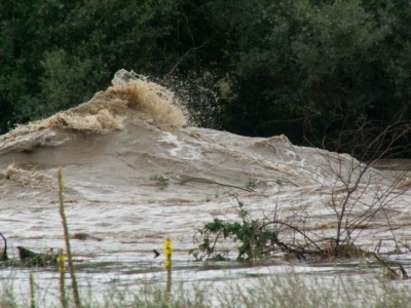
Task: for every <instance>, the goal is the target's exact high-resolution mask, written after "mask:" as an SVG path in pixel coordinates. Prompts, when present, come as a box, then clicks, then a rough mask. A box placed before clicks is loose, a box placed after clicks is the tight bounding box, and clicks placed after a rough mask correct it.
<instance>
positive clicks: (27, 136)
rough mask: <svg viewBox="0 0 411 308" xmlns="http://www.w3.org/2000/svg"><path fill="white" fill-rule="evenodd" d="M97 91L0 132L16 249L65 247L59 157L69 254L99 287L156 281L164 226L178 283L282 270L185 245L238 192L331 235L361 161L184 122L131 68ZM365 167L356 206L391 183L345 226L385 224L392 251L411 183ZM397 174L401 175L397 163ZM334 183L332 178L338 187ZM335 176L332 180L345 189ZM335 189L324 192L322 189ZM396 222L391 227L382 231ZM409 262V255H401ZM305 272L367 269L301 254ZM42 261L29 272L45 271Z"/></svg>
mask: <svg viewBox="0 0 411 308" xmlns="http://www.w3.org/2000/svg"><path fill="white" fill-rule="evenodd" d="M116 80H117V81H116V84H117V86H116V87H114V88H112V89H109V90H108V91H106V92H100V93H98V94H97V95H96V96H95V97H94V98H93V99H92V100H91V101H89V102H87V103H85V104H83V105H81V106H80V107H78V108H75V109H72V110H69V111H66V112H64V113H61V114H57V115H55V116H53V117H51V118H49V119H45V120H43V121H40V122H37V123H33V124H30V125H28V126H25V127H20V128H18V129H17V130H15V131H13V132H11V133H9V134H7V135H4V136H1V137H0V222H1V229H0V231H1V232H2V233H3V234H4V235H5V236H6V237H7V238H8V240H9V246H10V247H9V254H11V255H15V247H17V246H24V247H28V248H31V249H33V250H35V251H46V250H48V249H49V248H56V249H57V248H62V247H63V246H64V243H63V231H62V227H61V222H60V217H59V214H58V204H57V200H58V199H57V184H56V178H57V177H56V174H57V170H58V168H59V167H62V168H63V172H64V184H65V200H66V214H67V217H68V221H69V228H70V231H71V233H72V234H75V233H86V234H88V235H91V237H90V238H88V239H86V240H78V239H73V240H72V241H71V244H72V250H73V251H74V254H75V255H76V258H77V260H78V261H79V274H80V281H81V282H82V283H83V284H90V281H91V282H92V284H93V285H94V284H97V285H100V286H104V285H107V284H109V283H111V282H113V281H114V282H116V283H120V284H124V285H135V284H138V283H137V282H138V281H140V282H141V279H142V277H145V278H150V279H151V280H152V281H162V280H163V278H164V277H163V274H164V273H163V271H162V259H161V257H160V258H158V259H154V258H153V253H152V249H158V250H161V245H162V241H163V240H164V239H165V238H167V237H169V238H171V239H172V240H173V243H174V247H175V254H174V268H175V271H176V272H175V274H173V278H174V279H175V280H176V281H226V280H233V279H251V278H252V277H254V276H258V275H270V274H273V273H279V272H280V273H286V272H287V271H289V269H290V264H288V263H287V262H285V261H281V260H278V261H277V262H273V263H272V264H269V265H264V266H257V267H244V266H243V265H239V264H237V263H235V262H231V263H223V264H211V265H212V266H211V265H210V264H209V265H207V266H205V265H204V263H201V262H194V260H193V258H192V257H191V256H189V255H188V250H189V249H190V248H192V247H193V245H194V244H193V235H194V234H195V231H196V230H197V229H198V228H200V227H201V226H202V225H203V224H204V223H206V222H209V221H211V220H212V219H213V218H215V217H219V218H224V219H238V203H237V199H239V200H241V201H242V202H243V203H244V204H245V206H246V208H247V210H248V211H249V212H250V213H251V215H252V216H255V217H258V216H260V217H261V216H262V215H272V214H273V213H274V212H276V213H277V215H279V216H280V217H281V218H282V219H287V220H288V221H293V222H295V223H299V222H301V221H304V225H305V227H306V228H307V229H311V230H314V231H315V232H316V234H317V235H318V237H325V236H329V235H334V233H335V222H336V217H335V213H334V212H333V210H332V208H331V207H330V206H329V203H330V200H331V198H332V197H333V196H334V197H336V196H337V197H338V196H340V197H344V190H343V189H341V192H338V193H336V191H338V189H336V188H338V187H339V185H340V186H341V182H339V179H338V176H337V175H340V176H341V178H343V179H344V178H347V177H349V176H350V175H351V176H353V177H354V178H355V176H356V174H359V172H361V168H363V166H364V165H362V164H361V163H360V162H358V161H356V160H355V159H353V158H352V157H350V156H349V155H346V154H337V153H330V152H327V151H324V150H320V149H316V148H307V147H298V146H294V145H293V144H291V143H290V142H289V141H288V139H287V138H286V137H285V136H273V137H272V138H249V137H243V136H239V135H234V134H230V133H227V132H223V131H216V130H211V129H203V128H196V127H187V126H185V123H186V120H185V119H184V112H181V111H179V109H178V105H175V104H176V100H175V98H173V97H172V94H171V93H170V92H168V91H167V90H166V89H162V88H161V87H159V86H157V85H154V84H151V83H149V82H147V81H144V80H138V81H136V82H138V83H137V84H136V85H133V86H127V85H120V83H122V81H121V79H116ZM399 169H400V170H396V171H394V170H392V169H390V172H386V171H384V172H383V171H379V170H376V169H370V170H369V171H367V172H366V175H365V176H364V177H363V179H362V181H361V183H360V184H359V188H358V191H357V192H356V193H355V194H354V196H359V197H360V198H361V202H359V203H358V204H356V205H355V206H356V210H355V211H353V213H354V214H355V213H356V211H357V212H358V213H360V212H361V211H362V210H364V209H366V208H367V207H369V206H370V205H371V204H373V203H375V202H376V200H380V199H379V198H380V197H381V195H382V193H383V192H384V191H386V187H391V186H393V185H396V186H395V187H398V188H395V189H392V196H395V198H392V200H391V201H389V202H387V205H386V214H387V215H388V216H389V219H390V222H391V227H388V226H387V220H386V216H385V215H376V216H375V217H373V219H371V221H370V224H369V226H368V227H366V228H362V229H361V230H358V231H356V234H355V235H358V236H359V240H358V243H359V244H361V245H362V247H363V248H367V249H374V247H375V246H376V245H377V244H378V243H379V242H380V240H382V242H381V243H382V245H381V251H382V252H390V251H393V250H394V248H395V247H394V244H395V242H394V241H393V240H392V237H393V232H395V236H396V238H397V241H398V242H399V243H401V245H403V246H402V248H403V252H405V248H404V247H406V246H407V245H408V244H411V243H409V242H410V241H411V213H410V210H409V206H410V204H411V189H410V187H411V186H410V185H409V184H407V182H406V179H405V177H404V176H403V175H404V174H402V171H403V170H402V169H401V168H399ZM399 174H401V175H402V176H403V178H402V179H401V180H402V182H401V183H399V182H400V181H398V175H399ZM341 187H342V186H341ZM342 188H343V187H342ZM332 192H334V194H333V193H332ZM393 230H394V231H393ZM393 257H397V258H401V260H402V261H403V262H404V264H405V265H406V266H407V267H408V259H409V254H406V253H403V254H401V255H398V256H393ZM293 270H294V271H298V272H303V273H322V274H326V275H329V276H333V275H334V276H335V274H336V273H350V274H354V275H357V274H359V273H364V272H367V273H374V272H375V271H376V270H375V268H374V267H373V266H372V264H371V265H370V264H367V265H366V266H360V265H359V263H358V261H355V262H353V264H351V263H349V264H335V263H332V264H321V265H318V264H308V263H307V264H305V263H304V264H302V263H299V264H297V265H296V266H295V267H293ZM27 272H28V269H27V270H18V271H16V270H15V269H4V270H2V271H0V275H1V277H2V278H7V277H9V275H11V277H12V280H13V279H16V280H17V281H19V280H25V279H27ZM55 277H56V274H55V273H54V272H53V271H52V269H39V270H38V279H40V280H44V281H49V282H50V283H51V284H52V283H53V281H54V280H53V279H54V278H55Z"/></svg>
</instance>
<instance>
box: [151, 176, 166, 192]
mask: <svg viewBox="0 0 411 308" xmlns="http://www.w3.org/2000/svg"><path fill="white" fill-rule="evenodd" d="M150 180H152V181H156V184H157V185H158V186H159V187H160V189H161V190H164V189H166V187H167V186H168V185H169V184H170V183H169V179H168V178H167V177H165V176H163V175H155V176H152V177H151V178H150Z"/></svg>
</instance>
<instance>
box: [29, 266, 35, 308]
mask: <svg viewBox="0 0 411 308" xmlns="http://www.w3.org/2000/svg"><path fill="white" fill-rule="evenodd" d="M29 282H30V308H36V297H35V294H34V292H35V291H34V277H33V273H32V272H30V276H29Z"/></svg>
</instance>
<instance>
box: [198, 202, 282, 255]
mask: <svg viewBox="0 0 411 308" xmlns="http://www.w3.org/2000/svg"><path fill="white" fill-rule="evenodd" d="M238 205H239V216H240V219H241V221H239V222H238V221H224V220H221V219H218V218H215V219H214V220H213V221H212V222H210V223H207V224H206V225H205V226H204V227H203V228H202V229H201V230H199V234H200V238H201V243H200V244H199V246H198V248H197V249H194V250H192V251H191V254H192V255H193V256H194V257H196V258H197V259H200V260H201V259H203V258H208V259H210V258H212V259H217V260H221V259H224V256H223V255H222V254H221V253H218V252H217V249H216V245H217V243H218V241H219V240H221V239H223V240H225V239H230V240H233V241H235V242H237V241H238V242H240V245H239V246H238V255H237V259H238V260H241V261H254V260H256V259H260V258H263V257H265V256H268V255H269V253H270V252H271V251H272V246H273V245H274V244H275V243H277V241H278V239H277V232H276V231H275V230H273V229H272V228H270V227H269V225H268V224H267V221H266V220H265V219H252V218H251V217H250V215H249V212H248V211H247V210H246V209H245V208H244V204H243V203H242V202H240V201H239V202H238Z"/></svg>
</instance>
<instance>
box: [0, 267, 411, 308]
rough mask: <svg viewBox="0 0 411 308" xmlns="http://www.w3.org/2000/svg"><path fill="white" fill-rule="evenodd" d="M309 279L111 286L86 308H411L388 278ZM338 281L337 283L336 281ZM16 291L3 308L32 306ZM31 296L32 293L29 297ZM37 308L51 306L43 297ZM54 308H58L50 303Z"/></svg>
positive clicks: (0, 293) (4, 293) (409, 297)
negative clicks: (173, 285)
mask: <svg viewBox="0 0 411 308" xmlns="http://www.w3.org/2000/svg"><path fill="white" fill-rule="evenodd" d="M329 280H330V277H329V276H328V277H327V278H307V276H304V277H303V276H299V275H297V274H294V273H290V274H289V275H288V276H286V277H284V276H282V277H280V276H270V277H265V278H254V279H251V280H245V279H242V280H239V281H237V282H224V283H222V282H221V281H219V282H211V283H207V284H205V283H203V285H200V286H199V287H193V285H191V284H188V283H187V284H181V285H179V286H176V287H174V288H173V289H172V292H171V293H169V292H168V290H167V289H166V288H165V287H164V284H159V283H156V284H154V283H151V284H147V285H145V286H142V287H141V288H140V289H138V290H130V289H122V288H120V287H116V286H115V285H113V286H110V288H108V289H107V291H105V292H104V293H103V294H101V293H100V292H96V293H94V295H95V296H93V290H91V291H89V295H88V297H85V296H83V298H82V307H88V308H100V307H104V308H108V307H116V308H117V307H118V308H120V307H130V308H131V307H136V308H179V307H184V308H191V307H192V308H208V307H222V308H231V307H244V308H260V307H261V308H271V307H292V308H300V307H301V308H303V307H304V308H309V307H313V308H314V307H344V308H345V307H347V308H348V307H396V308H397V307H398V308H401V307H410V303H411V294H410V292H409V287H404V286H403V287H401V286H400V285H398V284H396V285H393V284H391V282H390V281H388V280H372V283H369V281H365V280H364V279H361V280H359V279H356V280H350V279H348V280H346V279H344V280H343V279H338V278H334V277H332V280H333V283H330V281H329ZM336 280H337V281H336ZM14 292H15V290H14V289H13V288H10V287H2V286H1V285H0V307H1V308H11V307H16V308H20V307H26V306H25V305H23V304H19V303H21V302H30V299H23V301H22V300H21V299H18V300H17V296H16V295H15V293H14ZM28 296H29V295H28ZM36 300H37V302H36V307H47V305H45V304H44V303H41V302H40V300H39V299H37V298H36ZM49 307H56V306H55V305H50V306H49Z"/></svg>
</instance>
